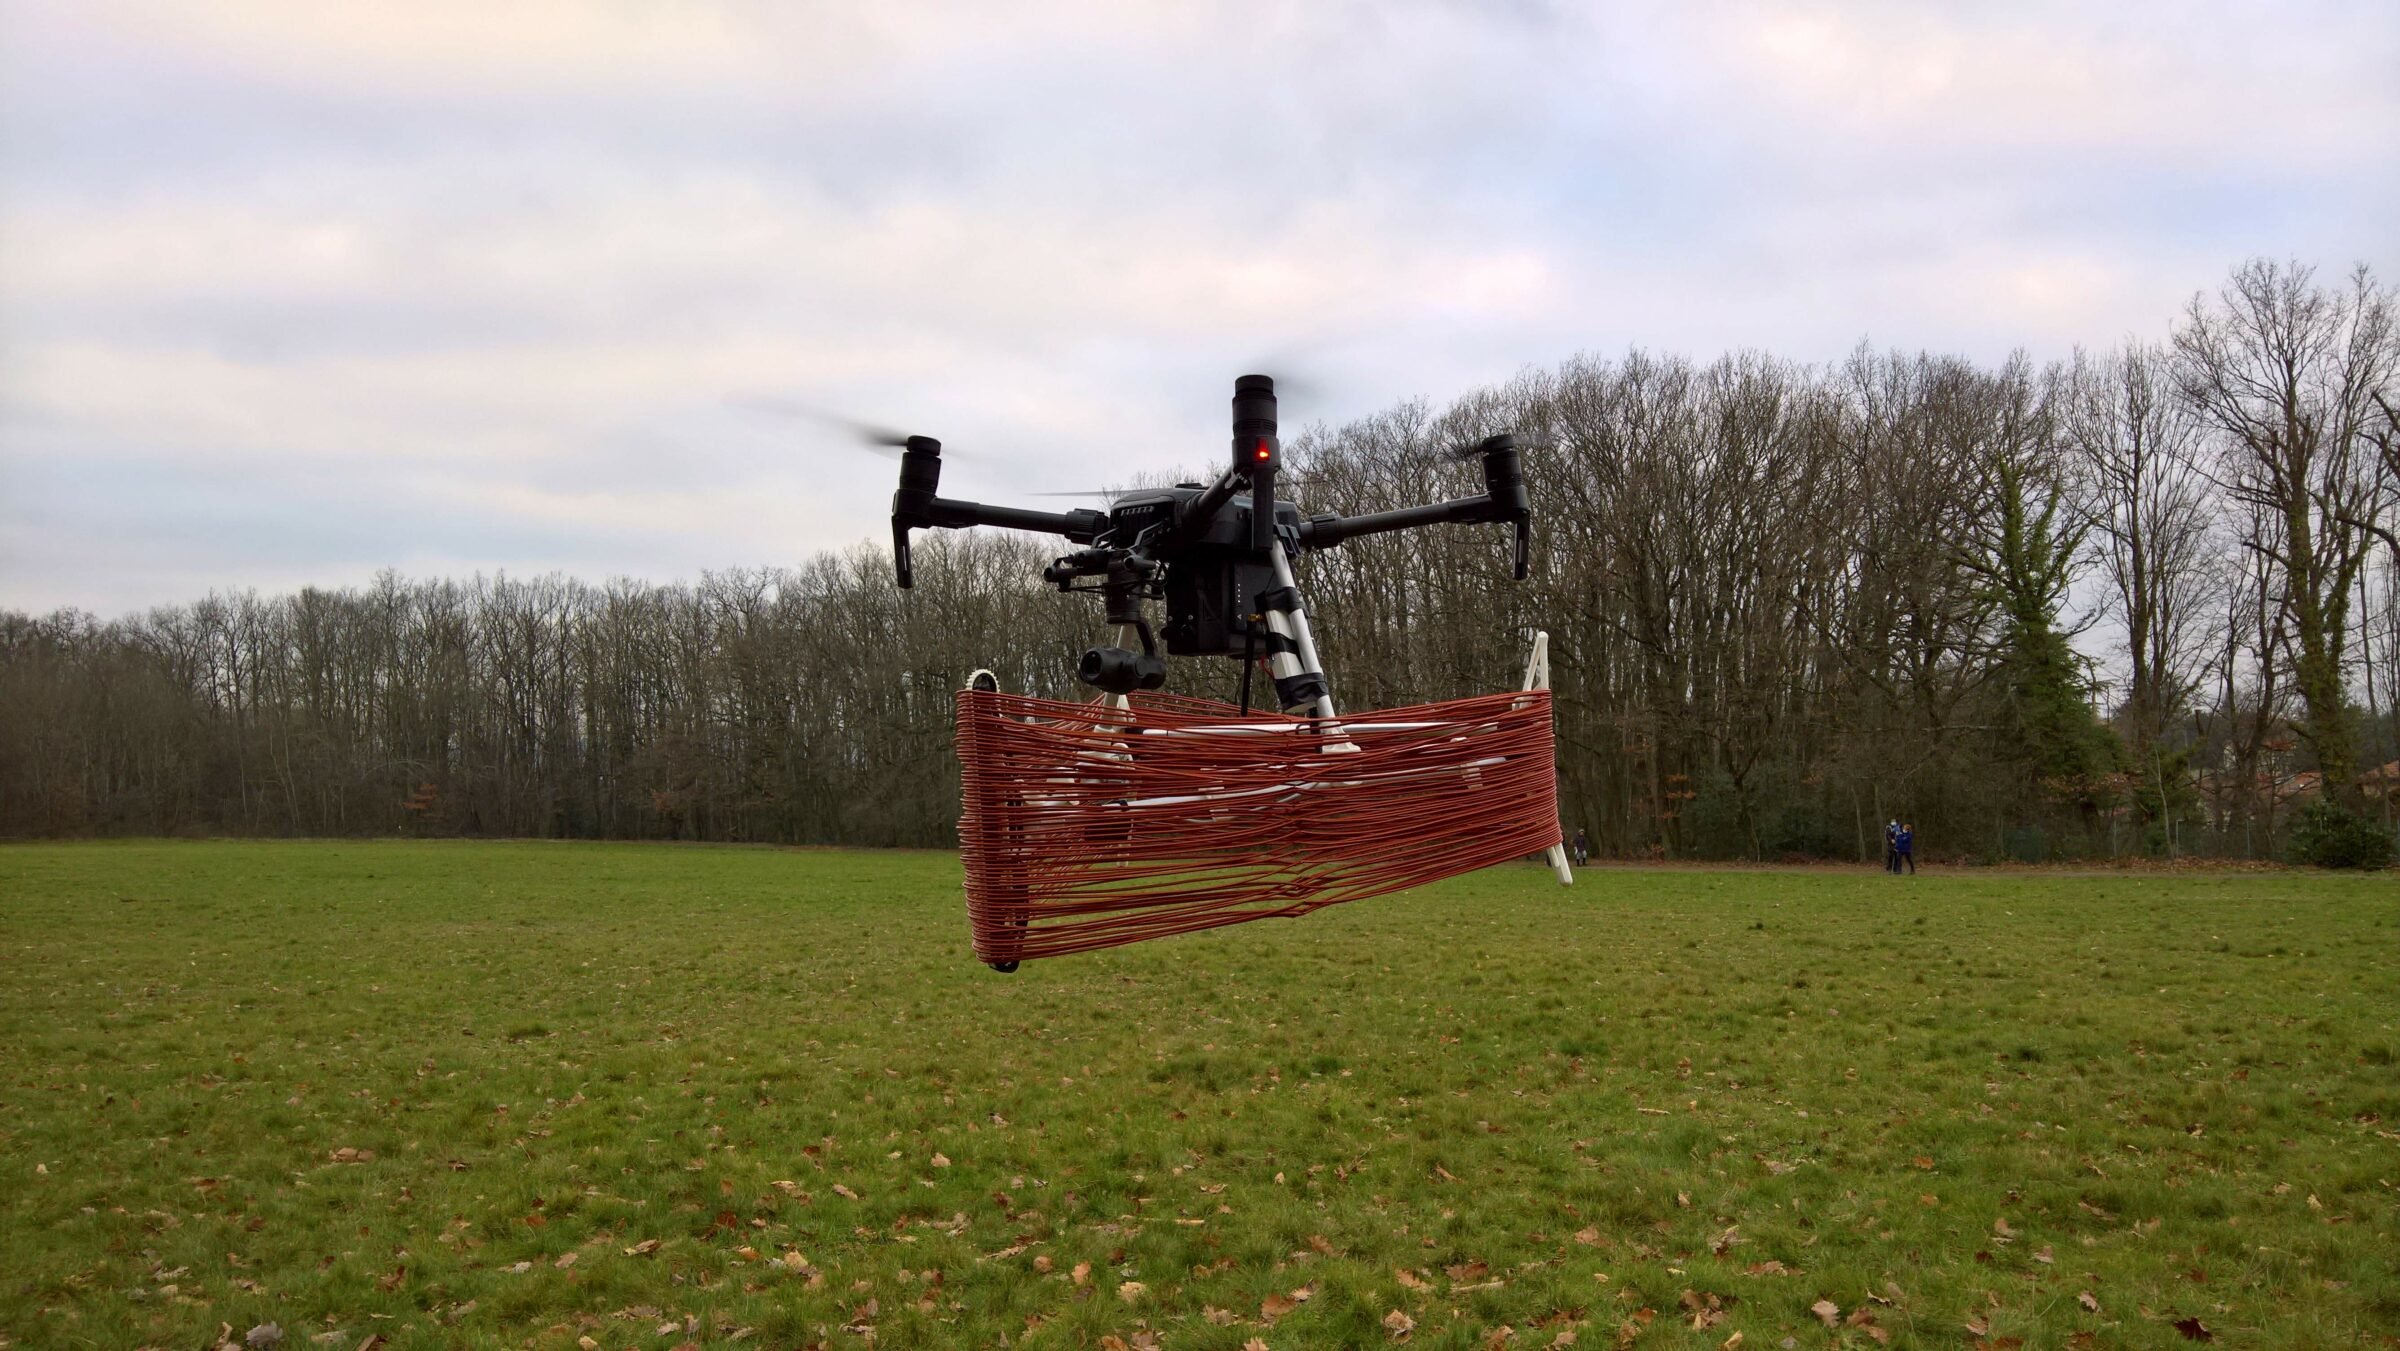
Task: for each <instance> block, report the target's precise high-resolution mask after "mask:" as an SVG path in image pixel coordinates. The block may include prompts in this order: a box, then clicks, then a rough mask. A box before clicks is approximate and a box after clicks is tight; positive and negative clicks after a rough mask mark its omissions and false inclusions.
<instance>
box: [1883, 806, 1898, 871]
mask: <svg viewBox="0 0 2400 1351" xmlns="http://www.w3.org/2000/svg"><path fill="white" fill-rule="evenodd" d="M1883 870H1884V871H1885V872H1887V873H1896V872H1898V871H1900V822H1899V821H1898V820H1897V819H1895V820H1891V821H1887V822H1885V823H1884V826H1883Z"/></svg>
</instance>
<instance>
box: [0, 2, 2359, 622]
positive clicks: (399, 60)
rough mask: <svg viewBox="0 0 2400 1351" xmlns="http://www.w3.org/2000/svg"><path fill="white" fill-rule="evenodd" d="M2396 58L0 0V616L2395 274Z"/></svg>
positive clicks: (2155, 9) (1830, 18)
mask: <svg viewBox="0 0 2400 1351" xmlns="http://www.w3.org/2000/svg"><path fill="white" fill-rule="evenodd" d="M2395 69H2400V5H2394V4H2393V3H2391V2H2390V0H2360V2H2359V3H2349V4H2345V3H2326V4H2307V3H2292V4H2274V5H2269V4H2263V3H2261V4H2224V5H2197V6H2195V5H2192V4H2187V3H2139V2H2126V3H2107V4H2092V3H2073V4H2059V5H2027V4H2007V5H1973V6H1968V5H1957V6H1944V5H1934V4H1927V3H1899V4H1891V5H1880V4H1846V5H1808V4H1783V3H1777V4H1757V5H1745V4H1726V5H1688V4H1659V5H1639V4H1633V5H1598V4H1594V5H1588V6H1580V5H1546V4H1540V3H1531V2H1526V3H1513V4H1512V3H1474V4H1468V3H1459V4H1413V3H1397V2H1394V0H1382V2H1379V3H1362V4H1357V5H1345V4H1336V3H1320V2H1315V0H1312V2H1311V3H1304V4H1292V5H1288V6H1274V5H1203V4H1177V5H1169V4H1157V5H1151V4H1123V3H1117V4H1092V5H1088V6H1087V5H1074V4H1014V3H1009V4H996V3H984V4H961V5H957V6H955V7H937V6H917V5H906V4H893V3H874V4H865V3H862V4H856V5H842V6H834V5H814V4H792V3H774V4H769V3H758V4H737V3H725V4H709V3H702V2H700V0H678V2H677V3H666V2H665V0H616V2H615V3H602V0H591V3H585V4H574V3H547V2H543V0H466V2H465V3H454V2H453V0H410V3H407V4H390V5H375V6H368V5H354V4H328V3H324V0H312V2H311V3H283V2H281V0H191V2H190V3H182V4H141V3H116V2H114V0H79V2H78V3H74V4H60V3H48V4H42V3H24V2H23V0H0V606H8V607H15V608H26V609H48V608H50V607H54V606H61V605H74V606H80V607H84V608H87V609H91V610H95V611H98V612H99V613H101V614H103V615H114V614H118V613H123V612H126V611H129V610H133V609H138V608H141V607H144V606H148V605H152V604H159V603H165V602H172V601H184V600H189V599H193V598H195V597H197V596H199V595H201V594H202V593H204V592H207V591H209V590H211V589H225V588H242V587H256V588H259V589H261V590H264V591H278V590H287V589H291V588H295V587H298V586H300V585H303V584H311V583H313V584H344V583H355V582H359V581H362V580H364V579H366V578H368V577H369V576H371V575H372V574H373V573H374V572H375V571H376V570H378V569H380V568H383V567H387V566H388V567H398V568H401V569H403V570H406V571H408V572H412V573H420V574H465V573H470V572H475V571H484V572H490V571H494V570H499V569H506V570H508V571H510V572H513V573H536V572H546V571H552V570H558V571H563V572H567V573H571V574H575V575H579V576H584V577H587V578H593V579H599V578H604V577H607V576H612V575H629V576H636V577H642V578H648V579H653V580H667V579H670V578H675V577H692V576H695V575H696V574H697V573H698V572H699V571H700V570H702V569H706V568H720V567H732V566H756V565H765V564H788V563H794V562H797V561H800V560H801V559H803V558H805V557H806V556H807V555H808V554H809V553H810V552H812V551H814V550H816V549H819V548H822V547H826V546H830V545H840V544H847V543H849V542H851V541H853V540H858V539H864V538H869V537H874V536H879V535H880V534H881V524H880V519H879V518H880V516H881V515H882V513H883V512H884V511H885V510H886V508H887V503H888V498H889V496H890V492H891V486H892V478H893V470H892V466H890V465H889V464H888V463H886V462H884V461H882V460H878V459H875V458H873V457H871V456H868V455H865V454H860V453H853V452H849V451H846V450H844V449H843V448H842V443H841V442H840V441H839V440H838V439H837V438H835V437H832V436H830V435H828V434H826V433H824V432H821V431H819V430H817V429H815V428H812V427H810V426H807V425H795V424H791V423H788V422H782V421H778V420H775V419H773V418H769V417H766V416H763V415H761V414H760V413H758V412H756V411H755V410H751V409H747V408H744V407H742V406H740V405H739V404H737V403H733V402H729V399H730V398H733V397H736V396H743V395H760V394H774V395H781V396H785V397H789V398H795V399H802V400H807V401H810V402H813V403H816V404H819V405H823V406H828V407H833V408H840V409H846V410H851V411H853V412H855V413H857V414H859V415H862V416H866V417H869V418H872V419H875V420H878V421H882V422H887V423H892V424H896V425H900V426H903V427H905V428H907V429H910V430H922V431H926V432H929V433H931V434H934V435H938V436H941V437H942V438H943V439H944V440H945V442H946V443H947V444H948V445H949V446H950V447H951V448H952V449H954V450H956V451H959V452H962V453H977V454H978V455H979V458H976V459H973V460H966V459H963V458H962V459H961V460H960V461H958V462H956V463H954V464H953V465H952V466H951V468H950V470H949V471H948V473H947V476H946V478H945V483H944V487H945V490H946V491H950V492H952V493H954V494H955V495H959V496H967V497H977V498H983V499H987V500H1005V499H1007V498H1008V497H1009V496H1010V495H1011V494H1013V493H1016V492H1020V491H1032V490H1039V489H1046V488H1076V487H1086V486H1095V485H1098V484H1103V483H1110V482H1116V481H1121V480H1122V479H1123V478H1125V477H1126V476H1128V475H1129V474H1132V473H1135V472H1138V471H1141V470H1143V469H1151V468H1167V467H1172V466H1176V465H1198V464H1201V463H1204V462H1208V461H1213V460H1214V459H1215V458H1216V457H1217V456H1218V455H1219V454H1220V453H1221V449H1222V446H1223V443H1224V438H1225V435H1226V430H1225V408H1226V400H1227V398H1228V396H1229V394H1230V386H1231V380H1232V377H1233V376H1234V375H1236V374H1239V373H1240V372H1242V371H1243V370H1245V369H1250V368H1254V367H1262V366H1263V367H1265V368H1267V369H1269V370H1276V369H1284V370H1291V369H1299V370H1303V371H1306V372H1308V373H1310V374H1311V375H1312V376H1314V377H1315V384H1316V386H1317V388H1316V389H1315V391H1314V394H1313V397H1312V398H1311V399H1308V400H1302V399H1297V398H1291V397H1287V398H1286V400H1285V402H1284V418H1285V422H1286V427H1287V430H1288V429H1290V428H1291V427H1292V426H1294V425H1295V424H1299V423H1304V422H1306V421H1308V420H1311V419H1312V418H1319V417H1321V418H1325V419H1329V420H1338V419H1341V418H1344V417H1349V416H1355V415H1358V414H1361V413H1365V412H1370V411H1373V410H1374V409H1377V408H1380V407H1383V406H1385V405H1387V404H1389V403H1391V402H1393V401H1395V400H1398V399H1402V398H1407V397H1411V396H1415V395H1426V396H1430V397H1432V398H1434V399H1436V400H1441V399H1447V398H1449V397H1451V396H1454V395H1456V394H1459V393H1462V392H1464V391H1466V390H1468V389H1470V388H1472V387H1473V386H1475V385H1477V384H1479V383H1484V382H1488V381H1492V380H1496V379H1501V378H1505V377H1507V376H1508V375H1510V374H1511V373H1513V372H1515V371H1517V370H1518V369H1521V368H1523V367H1525V366H1528V365H1549V364H1553V363H1555V362H1557V361H1559V360H1560V359H1562V358H1565V357H1567V356H1570V355H1572V354H1574V353H1576V352H1578V351H1600V352H1614V351H1619V350H1622V349H1623V348H1625V347H1626V346H1627V345H1629V344H1640V345H1643V346H1648V347H1652V348H1659V349H1666V350H1671V351H1680V352H1687V353H1691V354H1695V355H1703V356H1705V355H1713V354H1715V353H1717V352H1719V351H1722V350H1724V349H1727V348H1733V347H1758V348H1764V349H1768V350H1771V351H1774V352H1777V353H1780V354H1783V355H1787V356H1791V357H1796V358H1801V359H1805V360H1830V359H1834V358H1838V357H1839V356H1840V355H1842V354H1843V353H1844V352H1845V351H1847V350H1848V349H1849V348H1851V347H1852V346H1853V345H1855V344H1856V343H1857V342H1858V341H1859V340H1861V339H1862V338H1865V339H1870V340H1872V341H1874V342H1875V343H1877V344H1879V345H1898V346H1906V347H1912V348H1913V347H1918V346H1930V347H1937V348H1945V349H1951V350H1956V351H1962V352H1966V353H1969V354H1971V355H1975V356H1979V357H1986V358H1996V357H1999V356H2001V355H2004V354H2005V353H2006V352H2007V351H2009V350H2010V349H2011V348H2015V347H2020V346H2021V347H2024V348H2026V349H2028V350H2030V351H2031V352H2032V353H2034V354H2035V355H2036V356H2039V357H2049V356H2063V355H2065V354H2066V353H2067V352H2068V351H2069V350H2070V349H2071V348H2072V347H2073V346H2074V345H2075V344H2077V343H2084V344H2092V345H2102V344H2107V343H2111V342H2114V341H2116V340H2117V339H2118V338H2120V337H2121V336H2123V335H2125V334H2127V333H2138V334H2143V335H2157V334H2160V333H2163V332H2164V330H2165V327H2166V324H2167V323H2168V321H2169V319H2170V318H2171V316H2172V315H2173V313H2174V311H2175V309H2176V308H2177V307H2178V306H2179V305H2180V304H2181V303H2182V302H2183V301H2184V299H2185V298H2186V297H2188V296H2189V295H2190V294H2191V293H2192V292H2193V291H2194V290H2195V289H2198V288H2201V287H2207V286H2213V285H2214V284H2215V283H2216V282H2217V280H2218V279H2219V278H2220V277H2221V276H2222V275H2223V273H2224V272H2225V270H2226V269H2227V268H2228V267H2229V266H2230V265H2231V264H2233V263H2234V262H2236V261H2238V260H2239V259H2241V258H2243V257H2245V256H2248V255H2252V254H2268V255H2274V256H2279V257H2283V256H2289V257H2297V258H2299V259H2302V260H2305V261H2310V262H2315V263H2317V264H2319V265H2321V266H2322V267H2323V268H2325V269H2326V270H2328V271H2339V270H2342V269H2345V268H2347V267H2348V266H2349V265H2350V264H2352V263H2355V262H2362V261H2363V262H2367V263H2370V264H2372V265H2374V266H2375V267H2376V268H2377V270H2378V271H2379V272H2380V273H2382V274H2383V275H2384V276H2386V277H2391V276H2392V275H2393V274H2394V273H2395V272H2400V248H2396V246H2400V80H2396V79H2395V76H2394V72H2395Z"/></svg>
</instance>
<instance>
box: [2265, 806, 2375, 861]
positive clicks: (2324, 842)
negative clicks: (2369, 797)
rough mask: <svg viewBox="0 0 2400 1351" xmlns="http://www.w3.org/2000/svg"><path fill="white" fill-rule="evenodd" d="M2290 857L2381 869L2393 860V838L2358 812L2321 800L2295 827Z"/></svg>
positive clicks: (2304, 811)
mask: <svg viewBox="0 0 2400 1351" xmlns="http://www.w3.org/2000/svg"><path fill="white" fill-rule="evenodd" d="M2290 856H2291V860H2292V862H2294V863H2312V864H2315V865H2316V866H2317V867H2320V868H2381V867H2384V866H2386V865H2387V864H2389V863H2390V862H2391V861H2392V837H2391V835H2390V834H2388V833H2387V832H2386V831H2385V830H2384V828H2383V827H2382V826H2379V825H2377V824H2375V823H2374V822H2373V821H2370V820H2368V819H2367V818H2366V817H2363V816H2361V815H2359V814H2358V813H2357V812H2354V811H2349V810H2347V809H2345V808H2343V807H2342V806H2340V805H2339V804H2337V803H2332V802H2326V801H2322V800H2320V801H2317V802H2312V803H2310V804H2308V806H2307V808H2306V809H2305V810H2303V811H2302V812H2301V813H2300V820H2299V822H2298V824H2296V825H2294V826H2293V827H2292V843H2291V849H2290Z"/></svg>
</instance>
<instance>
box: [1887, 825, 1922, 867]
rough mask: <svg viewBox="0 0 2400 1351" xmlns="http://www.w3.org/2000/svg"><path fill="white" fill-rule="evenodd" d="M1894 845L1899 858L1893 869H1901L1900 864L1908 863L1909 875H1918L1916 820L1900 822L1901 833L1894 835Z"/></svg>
mask: <svg viewBox="0 0 2400 1351" xmlns="http://www.w3.org/2000/svg"><path fill="white" fill-rule="evenodd" d="M1892 847H1893V850H1894V851H1895V853H1896V855H1897V858H1896V860H1895V862H1894V863H1893V865H1892V871H1893V872H1898V871H1900V867H1899V865H1900V864H1902V863H1905V864H1907V865H1908V875H1909V876H1911V877H1914V876H1916V875H1917V827H1916V824H1915V823H1914V822H1909V821H1903V822H1901V823H1900V833H1899V835H1898V836H1896V837H1894V839H1893V841H1892Z"/></svg>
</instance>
